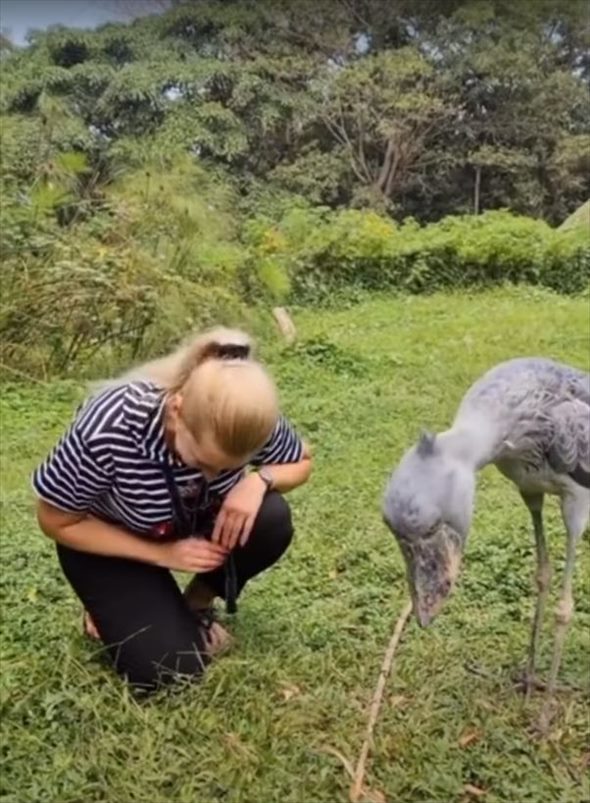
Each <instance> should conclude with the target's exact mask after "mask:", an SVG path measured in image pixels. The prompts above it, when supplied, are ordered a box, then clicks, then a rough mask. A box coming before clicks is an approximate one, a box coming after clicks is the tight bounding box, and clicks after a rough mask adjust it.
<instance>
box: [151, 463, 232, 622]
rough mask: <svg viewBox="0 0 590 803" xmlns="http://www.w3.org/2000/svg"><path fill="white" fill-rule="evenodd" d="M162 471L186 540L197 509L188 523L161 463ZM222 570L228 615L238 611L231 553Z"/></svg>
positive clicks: (168, 472)
mask: <svg viewBox="0 0 590 803" xmlns="http://www.w3.org/2000/svg"><path fill="white" fill-rule="evenodd" d="M162 471H163V473H164V479H165V480H166V485H167V486H168V493H169V494H170V499H171V500H172V510H173V511H174V516H175V518H176V520H177V522H178V524H179V525H180V529H181V533H182V534H181V538H188V537H190V536H191V535H193V534H194V533H195V531H196V526H197V516H198V507H197V509H196V510H195V513H194V514H193V517H192V521H190V520H189V516H188V515H187V512H186V508H185V506H184V503H183V501H182V498H181V496H180V493H179V492H178V487H177V485H176V483H175V482H174V474H173V473H172V469H171V468H170V466H169V465H168V464H167V463H163V464H162ZM223 568H224V574H225V607H226V610H227V612H228V613H236V611H237V609H238V605H237V601H236V600H237V595H238V589H237V576H236V562H235V560H234V555H233V552H230V553H229V555H228V556H227V560H226V561H225V564H224V566H223Z"/></svg>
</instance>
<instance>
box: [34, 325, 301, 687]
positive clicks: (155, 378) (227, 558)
mask: <svg viewBox="0 0 590 803" xmlns="http://www.w3.org/2000/svg"><path fill="white" fill-rule="evenodd" d="M247 467H250V470H247ZM310 470H311V461H310V456H309V453H308V450H307V448H306V447H305V446H304V444H303V443H302V442H301V441H300V439H299V438H298V437H297V435H296V434H295V433H294V431H293V430H292V429H291V427H290V426H289V424H288V423H287V422H286V421H285V420H284V419H283V418H282V417H281V416H280V415H279V410H278V403H277V394H276V389H275V386H274V384H273V382H272V380H271V379H270V377H269V376H268V374H267V373H266V371H265V370H264V368H263V367H262V366H261V365H260V363H258V362H257V361H255V360H254V359H253V358H252V356H251V343H250V340H249V339H248V337H247V336H246V335H245V334H244V333H242V332H234V331H231V330H226V329H216V330H213V331H211V332H209V333H207V334H205V335H203V336H201V337H198V338H197V339H196V340H195V341H194V342H192V343H190V344H189V345H187V346H184V347H182V348H180V349H179V350H178V351H176V352H174V353H173V354H171V355H169V356H168V357H164V358H163V359H161V360H156V361H155V362H152V363H148V364H146V365H144V366H143V367H142V368H139V369H137V370H136V371H134V372H133V373H132V374H128V375H127V376H125V377H123V378H122V379H121V380H119V381H116V382H114V383H111V384H110V386H109V387H107V388H105V389H103V390H102V391H101V392H99V393H98V394H97V395H95V396H93V397H92V398H90V399H89V400H88V401H87V402H86V403H85V404H84V405H83V406H82V407H81V408H80V410H79V411H78V413H77V415H76V418H75V420H74V422H73V424H72V425H71V427H70V429H69V430H68V431H67V433H66V434H65V435H64V437H63V438H62V439H61V441H60V442H59V443H58V445H57V446H56V447H55V449H54V450H53V452H52V453H51V454H50V456H49V457H48V458H47V460H46V461H45V462H44V463H43V464H42V465H41V466H40V467H39V468H38V469H37V470H36V471H35V473H34V475H33V485H34V488H35V490H36V492H37V494H38V497H39V500H38V520H39V524H40V527H41V530H42V531H43V532H44V533H45V534H46V535H48V536H49V537H50V538H52V539H54V540H55V541H56V545H57V554H58V557H59V561H60V563H61V567H62V569H63V572H64V574H65V576H66V578H67V579H68V581H69V582H70V583H71V585H72V587H73V589H74V591H75V592H76V594H77V595H78V597H79V598H80V600H81V601H82V603H83V605H84V607H85V610H86V611H87V619H86V627H87V632H88V633H89V634H93V635H95V636H97V637H98V636H100V638H101V639H102V641H103V642H104V644H105V645H106V647H107V649H108V651H109V653H110V656H111V659H112V661H113V664H114V666H115V668H116V670H117V671H118V672H119V673H120V674H121V675H122V676H123V677H126V678H127V679H128V680H129V682H130V683H131V684H132V685H133V686H134V687H137V688H143V689H146V690H153V689H155V688H157V687H158V686H160V685H161V684H163V683H166V682H168V681H170V680H172V679H173V678H174V677H176V676H178V675H182V676H191V677H198V676H199V675H200V674H201V673H202V671H203V668H204V666H205V665H206V664H207V662H208V661H209V660H210V659H211V657H212V655H213V654H215V653H216V652H217V651H219V650H220V649H221V648H222V647H223V646H225V645H226V643H227V641H228V634H227V633H226V631H225V630H224V629H223V628H222V627H221V626H220V625H219V624H218V623H216V622H215V621H214V619H213V617H212V615H211V611H212V608H211V606H212V603H213V600H214V598H215V597H222V598H225V600H226V605H227V606H228V609H229V610H233V609H235V599H236V597H237V596H238V594H239V593H240V592H241V590H242V589H243V587H244V585H245V584H246V582H247V581H248V580H249V579H250V578H251V577H254V576H255V575H257V574H259V573H260V572H261V571H263V570H264V569H266V568H268V567H269V566H271V565H272V564H274V563H276V561H277V560H278V559H279V558H280V557H281V555H282V554H283V553H284V552H285V550H286V549H287V547H288V546H289V543H290V541H291V538H292V535H293V529H292V525H291V516H290V511H289V507H288V505H287V503H286V502H285V501H284V499H283V496H282V494H284V493H285V492H287V491H289V490H291V489H292V488H296V487H297V486H298V485H301V484H303V483H304V482H305V481H306V480H307V479H308V477H309V474H310ZM171 571H180V572H191V573H194V574H195V578H194V579H193V580H192V581H191V582H190V583H189V586H188V588H187V590H186V592H185V594H184V595H183V594H182V593H181V591H180V589H179V588H178V586H177V584H176V582H175V580H174V578H173V576H172V574H171V573H170V572H171Z"/></svg>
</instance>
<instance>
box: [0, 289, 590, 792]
mask: <svg viewBox="0 0 590 803" xmlns="http://www.w3.org/2000/svg"><path fill="white" fill-rule="evenodd" d="M295 319H296V323H297V326H298V329H299V333H300V343H299V345H298V346H297V347H296V348H294V349H290V350H287V351H281V349H280V348H279V347H278V346H276V345H275V346H272V347H267V349H266V352H267V354H268V358H269V360H270V362H271V364H272V367H273V370H274V371H275V374H276V376H277V378H278V379H279V382H280V385H281V389H282V393H283V399H284V408H285V410H286V412H287V413H288V414H289V416H290V417H291V418H292V419H293V420H294V421H295V422H296V423H297V424H298V426H299V427H300V430H301V432H302V433H304V434H305V436H306V437H307V438H308V439H309V440H310V441H311V442H312V444H313V448H314V452H315V455H316V468H315V473H314V475H313V477H312V480H311V482H310V483H309V485H308V486H306V487H305V488H302V489H299V490H298V491H296V492H295V493H294V494H293V495H292V497H291V499H292V505H293V509H294V517H295V522H296V526H297V539H296V542H295V544H294V546H293V547H292V549H291V550H290V553H289V554H288V556H287V557H286V558H285V559H284V560H283V562H282V563H281V564H280V565H279V566H278V567H277V568H276V569H274V570H273V571H271V572H270V573H268V574H267V575H266V576H264V577H262V578H260V579H259V580H258V581H256V582H255V583H253V584H252V586H251V587H250V588H249V589H248V591H247V593H246V594H245V595H244V597H243V601H242V604H241V608H240V612H239V615H238V618H237V619H236V621H235V623H232V627H233V629H234V632H235V634H236V636H237V646H236V648H235V649H234V651H233V652H232V653H231V654H230V655H229V656H227V657H225V658H222V659H221V660H220V661H219V662H218V663H217V664H216V665H215V666H213V667H212V669H211V671H210V672H209V673H208V675H207V677H206V679H205V680H204V682H203V683H202V684H200V685H195V686H191V687H186V688H184V689H182V690H181V691H179V692H177V693H164V694H161V695H159V696H156V697H154V698H152V699H151V700H150V701H149V702H144V703H138V702H136V701H135V700H134V699H133V697H132V696H131V695H130V694H129V693H128V692H127V691H126V690H125V688H124V687H123V686H122V684H120V683H119V682H118V681H117V680H116V679H115V678H114V677H113V676H112V675H111V673H110V671H109V670H108V669H106V668H105V666H104V663H103V661H102V660H101V657H100V655H99V654H98V651H97V649H96V647H95V646H93V645H91V644H89V643H88V642H87V641H85V640H84V639H83V638H82V636H81V635H80V609H79V605H78V603H77V601H76V599H75V598H74V596H73V593H72V592H71V591H70V589H69V587H68V586H67V584H66V582H65V580H64V579H62V577H61V575H60V572H59V570H58V567H57V562H56V559H55V556H54V553H53V549H52V546H51V544H50V542H49V541H48V540H47V539H45V538H44V537H43V536H42V535H40V534H39V533H38V531H37V529H36V526H35V521H34V517H33V500H32V496H31V493H30V490H29V485H28V474H29V472H30V470H31V469H32V467H33V466H34V465H35V463H36V461H37V460H39V459H40V458H41V457H42V456H44V454H45V452H46V450H47V449H48V448H49V447H50V446H51V444H52V443H53V441H54V440H55V438H56V437H57V435H58V434H59V433H60V431H61V429H62V427H63V426H64V424H65V422H66V420H68V418H69V416H70V415H71V412H72V409H73V407H74V404H75V403H76V402H77V400H78V399H79V398H80V397H81V394H82V392H83V389H82V388H81V386H79V385H75V384H73V383H71V382H70V383H65V382H64V383H55V384H51V385H47V386H42V385H39V386H35V387H32V388H23V387H20V388H19V387H16V386H10V387H8V388H6V389H5V391H4V394H3V400H2V439H3V449H2V452H3V454H2V458H3V467H2V469H3V484H2V516H3V521H2V569H3V571H2V577H1V590H2V653H3V661H2V681H1V689H2V700H1V703H2V724H1V727H2V740H3V745H2V755H3V762H4V764H3V768H2V772H1V777H0V800H1V801H4V802H5V803H8V802H9V801H10V803H33V801H35V803H37V801H43V802H44V803H90V802H91V801H96V802H97V803H98V801H101V802H102V803H131V802H132V801H141V802H142V803H160V802H161V801H174V802H175V803H176V802H178V803H196V801H198V803H213V801H223V802H224V803H336V801H345V800H347V794H348V792H347V790H348V785H349V781H348V779H347V777H346V774H345V772H344V770H343V767H342V765H341V763H340V761H339V760H338V758H337V757H335V755H334V754H333V753H330V752H329V751H326V748H333V749H335V750H337V751H339V752H340V753H341V754H342V755H344V756H346V757H347V758H349V759H351V760H353V761H354V759H355V756H356V755H357V753H358V751H359V748H360V745H361V743H362V739H363V731H364V727H365V722H366V712H367V707H368V703H369V701H370V698H371V694H372V691H373V688H374V686H375V682H376V680H377V674H378V670H379V666H380V662H381V658H382V654H383V651H384V649H385V646H386V644H387V641H388V638H389V635H390V633H391V630H392V626H393V622H394V621H395V619H396V618H397V616H398V614H399V612H400V610H401V608H402V606H403V604H404V601H405V597H406V587H405V580H404V574H403V567H402V561H401V557H400V555H399V554H398V551H397V547H396V545H395V543H394V540H393V538H392V536H391V535H389V534H388V533H387V532H386V530H385V528H384V526H383V524H382V523H381V517H380V499H381V494H382V490H383V485H384V482H385V479H386V477H387V475H388V473H389V471H390V470H391V468H392V467H393V465H394V464H395V462H396V460H397V459H398V458H399V457H400V455H401V453H402V451H403V450H405V448H406V447H407V446H408V445H409V444H410V443H411V442H412V441H413V440H414V439H415V437H416V436H417V434H418V433H419V431H420V428H421V427H422V426H427V427H430V428H433V429H441V428H444V427H445V426H447V425H448V424H449V423H450V420H451V418H452V415H453V413H454V410H455V407H456V405H457V403H458V402H459V399H460V398H461V396H462V394H463V392H464V391H465V390H466V389H467V387H468V386H469V384H470V383H471V382H472V381H473V380H474V379H475V378H476V377H477V376H478V375H479V374H480V373H482V372H483V371H484V370H486V369H487V368H488V367H490V366H491V365H493V364H494V363H496V362H498V361H500V360H503V359H507V358H509V357H513V356H517V355H530V354H539V355H546V356H550V357H553V358H556V359H559V360H564V361H568V362H570V363H572V364H574V365H578V366H581V367H585V368H586V370H588V357H589V341H590V331H589V323H588V304H587V299H586V300H582V299H568V298H564V297H560V296H556V295H552V294H549V293H541V292H538V291H534V290H526V289H520V290H502V291H497V292H494V293H486V294H481V295H478V294H473V295H459V296H446V295H437V296H433V297H430V298H424V297H409V298H377V299H372V300H368V301H365V302H363V303H361V304H358V305H354V306H349V307H347V308H343V309H333V310H324V311H321V312H318V311H310V310H303V311H299V312H296V313H295ZM547 507H548V531H549V536H550V543H551V553H552V556H553V558H554V564H555V567H556V575H557V576H556V581H555V585H556V586H557V582H558V580H559V579H560V576H561V569H562V567H563V562H564V548H565V538H564V533H563V528H562V525H561V522H560V518H559V513H558V507H557V504H556V503H555V501H552V502H551V503H550V504H549V505H548V506H547ZM533 572H534V558H533V538H532V533H531V527H530V524H529V517H528V513H527V511H526V509H525V508H524V506H523V505H522V503H521V502H520V500H519V497H518V494H517V493H516V491H515V489H514V488H513V487H512V486H511V485H510V484H509V483H508V482H507V481H506V480H504V479H503V478H502V477H501V476H500V475H499V474H498V473H497V472H496V471H495V470H494V469H486V470H485V471H484V472H483V473H482V474H481V476H480V479H479V485H478V498H477V513H476V517H475V521H474V526H473V528H472V532H471V536H470V539H469V542H468V548H467V555H466V559H465V564H464V570H463V575H462V579H461V581H460V584H459V587H458V589H457V590H456V592H455V594H454V596H453V598H452V599H451V601H450V602H449V604H448V605H447V607H446V609H445V610H444V612H443V613H442V614H441V615H440V617H439V618H438V619H437V620H436V622H435V623H434V625H433V626H432V627H431V628H430V629H428V630H425V631H421V630H419V629H418V627H417V626H416V625H415V624H414V623H412V624H411V625H410V626H409V628H408V629H407V631H406V634H405V636H404V639H403V641H402V644H401V646H400V649H399V653H398V656H399V658H398V662H397V670H396V675H395V678H393V679H391V680H390V682H389V683H388V687H387V692H386V698H385V703H384V707H383V709H382V711H381V716H380V719H379V722H378V725H377V730H376V734H375V745H374V749H373V751H372V755H371V760H370V763H369V766H368V774H367V781H368V783H369V785H370V786H371V788H372V789H374V790H378V791H380V792H381V793H382V794H383V795H384V797H385V799H386V800H387V801H388V803H393V801H397V802H398V803H401V802H402V801H403V802H404V803H435V802H436V803H439V802H440V803H449V802H450V801H463V800H465V801H468V800H477V799H480V800H483V801H485V803H497V802H498V801H506V803H516V802H518V803H545V801H547V802H549V801H551V803H554V802H555V803H557V802H559V803H581V802H582V801H583V800H587V799H588V798H589V796H590V790H589V785H588V781H587V772H586V770H587V766H588V759H589V756H590V753H589V750H590V747H589V743H588V740H589V733H588V730H589V727H588V704H589V699H588V689H589V686H590V679H589V677H588V666H589V652H590V595H589V594H588V590H589V583H590V558H589V550H588V538H587V536H586V537H585V539H584V541H583V543H582V544H581V545H580V549H579V558H578V565H577V571H576V582H575V594H576V600H577V611H576V615H575V619H574V623H573V626H572V629H571V631H570V635H569V638H568V642H567V650H566V656H565V661H564V666H563V671H562V681H564V682H569V683H571V684H574V685H576V686H581V687H582V688H583V690H584V691H582V692H571V693H567V694H564V695H562V696H561V697H560V703H561V708H560V713H559V718H558V720H557V724H556V729H555V732H554V734H553V740H552V742H551V743H543V742H540V741H539V740H538V739H537V738H536V737H535V736H534V735H533V734H532V733H531V732H530V728H529V726H530V723H531V721H532V720H533V719H534V717H535V714H536V713H537V711H538V710H539V706H540V703H541V698H540V697H538V696H537V697H534V698H533V700H532V701H531V702H530V703H529V704H528V705H526V704H525V703H524V700H523V698H522V697H521V696H520V695H519V694H518V693H517V692H516V691H515V690H514V688H513V687H512V685H511V681H510V677H511V673H512V672H513V671H514V670H515V669H516V668H517V667H519V666H520V665H522V663H523V660H524V656H525V653H526V648H527V643H528V637H529V622H530V618H531V611H532V605H533V593H532V588H533V585H532V578H533ZM554 597H555V595H554ZM552 629H553V616H552V615H549V614H548V616H547V622H546V628H545V641H544V645H543V651H542V659H541V669H542V670H543V671H546V669H547V666H548V663H549V659H550V647H551V642H550V636H551V632H552ZM473 666H475V667H477V669H478V671H477V672H474V671H472V670H473ZM469 785H470V786H469ZM477 789H479V790H483V791H485V793H486V794H485V796H484V795H480V796H479V797H477V796H476V794H475V793H476V790H477ZM469 790H471V791H469Z"/></svg>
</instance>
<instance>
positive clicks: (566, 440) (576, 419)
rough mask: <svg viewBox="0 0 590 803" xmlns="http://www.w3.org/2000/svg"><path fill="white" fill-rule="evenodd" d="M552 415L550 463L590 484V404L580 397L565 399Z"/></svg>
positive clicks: (580, 481) (560, 471) (553, 410)
mask: <svg viewBox="0 0 590 803" xmlns="http://www.w3.org/2000/svg"><path fill="white" fill-rule="evenodd" d="M551 419H552V424H553V427H552V438H551V443H550V444H549V448H548V450H547V458H548V460H549V464H550V466H551V467H552V468H553V469H554V470H555V471H558V472H559V473H563V474H569V476H570V477H571V478H572V479H573V480H574V481H575V482H577V483H578V484H579V485H582V486H583V487H584V488H590V405H588V404H586V403H585V402H583V401H581V400H580V399H570V400H568V401H563V402H561V403H560V404H557V405H556V406H555V407H553V409H552V410H551Z"/></svg>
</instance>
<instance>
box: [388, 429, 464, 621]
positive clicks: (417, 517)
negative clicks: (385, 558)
mask: <svg viewBox="0 0 590 803" xmlns="http://www.w3.org/2000/svg"><path fill="white" fill-rule="evenodd" d="M474 493H475V474H474V471H473V469H472V468H470V467H469V466H468V465H466V464H465V463H464V462H463V461H461V460H460V459H458V458H457V457H456V456H453V455H452V454H449V453H448V452H447V451H446V450H445V448H444V445H443V444H441V443H439V442H438V440H437V438H436V437H435V436H434V435H429V434H424V435H423V436H422V438H421V439H420V441H419V443H418V445H417V446H414V447H413V448H412V449H410V451H409V452H407V453H406V454H405V455H404V457H403V458H402V460H401V462H400V464H399V466H398V467H397V469H396V470H395V471H394V472H393V474H392V476H391V478H390V480H389V482H388V484H387V488H386V490H385V498H384V502H383V518H384V520H385V523H386V524H387V526H388V527H389V529H390V530H391V532H392V533H393V534H394V535H395V537H396V539H397V542H398V544H399V547H400V549H401V552H402V555H403V557H404V560H405V563H406V569H407V575H408V583H409V586H410V593H411V595H412V600H413V603H414V614H415V616H416V619H417V620H418V622H419V624H420V625H421V626H422V627H426V626H427V625H428V624H429V623H430V622H431V621H432V620H433V619H434V617H435V616H436V615H437V613H438V612H439V611H440V609H441V608H442V606H443V604H444V602H445V600H446V598H447V597H448V595H449V594H450V592H451V591H452V589H453V586H454V584H455V582H456V580H457V576H458V574H459V567H460V564H461V557H462V554H463V549H464V546H465V542H466V540H467V533H468V531H469V527H470V524H471V518H472V515H473V500H474Z"/></svg>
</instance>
